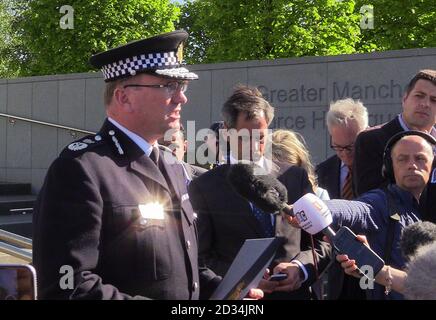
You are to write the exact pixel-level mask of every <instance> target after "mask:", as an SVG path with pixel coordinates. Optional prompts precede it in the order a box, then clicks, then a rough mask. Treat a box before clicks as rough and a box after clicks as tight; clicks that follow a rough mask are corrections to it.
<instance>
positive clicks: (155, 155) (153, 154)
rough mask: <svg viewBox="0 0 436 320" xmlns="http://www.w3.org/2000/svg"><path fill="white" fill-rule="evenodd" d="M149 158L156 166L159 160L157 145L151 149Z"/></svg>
mask: <svg viewBox="0 0 436 320" xmlns="http://www.w3.org/2000/svg"><path fill="white" fill-rule="evenodd" d="M150 159H151V160H152V161H153V162H154V163H155V164H156V165H157V166H158V162H159V148H158V147H157V146H154V147H153V148H152V149H151V153H150Z"/></svg>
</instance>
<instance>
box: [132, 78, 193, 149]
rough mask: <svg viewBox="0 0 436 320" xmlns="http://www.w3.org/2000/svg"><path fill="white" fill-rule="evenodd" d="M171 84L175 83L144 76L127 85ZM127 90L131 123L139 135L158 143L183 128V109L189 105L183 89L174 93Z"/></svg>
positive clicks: (155, 89) (145, 89)
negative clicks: (168, 133)
mask: <svg viewBox="0 0 436 320" xmlns="http://www.w3.org/2000/svg"><path fill="white" fill-rule="evenodd" d="M170 82H174V80H172V79H167V78H162V77H157V76H153V75H148V74H140V75H138V76H136V77H133V78H132V79H129V80H128V81H127V82H126V84H145V85H159V84H162V85H166V84H168V83H170ZM124 90H126V94H127V95H128V100H129V119H130V123H131V125H132V126H133V127H134V128H132V129H134V131H135V132H136V133H139V134H140V135H141V136H142V137H145V138H148V140H156V139H158V138H160V137H163V135H164V134H165V132H166V131H167V130H169V129H178V128H180V116H181V115H180V112H181V109H182V105H184V104H185V103H186V102H187V101H188V100H187V98H186V96H185V94H184V93H183V92H182V91H181V90H180V89H177V90H175V92H173V93H171V92H170V90H168V88H149V87H128V88H125V89H124Z"/></svg>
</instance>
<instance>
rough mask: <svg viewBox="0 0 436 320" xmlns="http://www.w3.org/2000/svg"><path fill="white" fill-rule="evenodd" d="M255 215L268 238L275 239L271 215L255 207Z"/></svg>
mask: <svg viewBox="0 0 436 320" xmlns="http://www.w3.org/2000/svg"><path fill="white" fill-rule="evenodd" d="M253 214H254V216H255V217H256V219H257V221H259V223H260V225H261V226H262V230H263V231H264V233H265V236H266V237H268V238H271V237H274V227H273V225H272V222H271V214H268V213H265V212H263V211H262V210H260V209H259V208H257V207H256V206H254V205H253Z"/></svg>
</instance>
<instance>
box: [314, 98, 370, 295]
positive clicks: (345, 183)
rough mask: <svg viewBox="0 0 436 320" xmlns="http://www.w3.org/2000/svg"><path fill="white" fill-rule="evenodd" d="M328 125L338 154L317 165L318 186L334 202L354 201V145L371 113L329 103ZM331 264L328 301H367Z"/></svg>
mask: <svg viewBox="0 0 436 320" xmlns="http://www.w3.org/2000/svg"><path fill="white" fill-rule="evenodd" d="M326 123H327V129H328V131H329V134H330V141H331V143H330V147H331V148H332V149H333V150H335V152H336V154H335V155H334V156H331V157H330V158H328V159H327V160H325V161H324V162H321V163H320V164H319V165H318V166H317V168H316V173H317V176H318V184H319V186H320V187H322V188H324V189H327V191H328V193H329V196H330V198H331V199H346V200H351V199H353V198H354V195H353V188H352V175H351V174H352V170H351V169H352V167H353V160H354V143H355V140H356V137H357V135H358V134H359V133H360V132H362V131H363V130H365V129H366V127H367V126H368V112H367V110H366V108H365V106H364V105H363V104H362V103H361V102H360V101H356V100H353V99H350V98H347V99H343V100H338V101H336V102H334V103H332V104H330V109H329V111H328V112H327V115H326ZM332 263H333V265H332V266H331V268H330V270H329V273H328V286H327V292H328V294H327V295H328V299H331V300H336V299H355V300H356V299H364V298H365V292H364V291H363V290H361V289H360V287H359V281H358V280H357V279H355V278H353V277H350V276H348V275H346V274H344V272H343V270H342V268H341V267H340V265H339V263H337V262H336V261H335V259H332Z"/></svg>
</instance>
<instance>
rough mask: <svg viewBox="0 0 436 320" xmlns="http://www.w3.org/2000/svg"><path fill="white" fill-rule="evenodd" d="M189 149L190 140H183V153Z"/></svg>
mask: <svg viewBox="0 0 436 320" xmlns="http://www.w3.org/2000/svg"><path fill="white" fill-rule="evenodd" d="M187 151H188V140H183V154H186V152H187Z"/></svg>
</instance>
